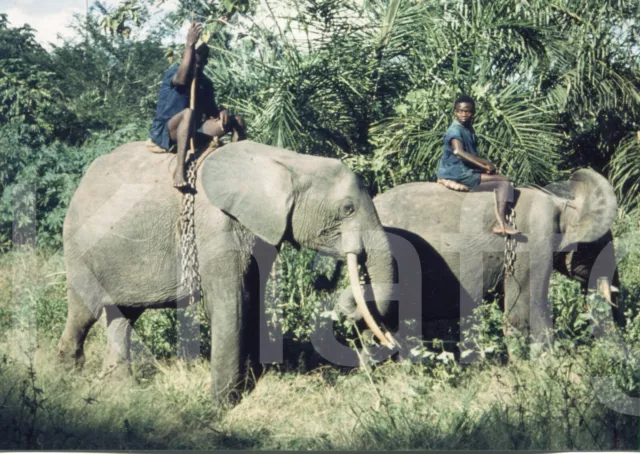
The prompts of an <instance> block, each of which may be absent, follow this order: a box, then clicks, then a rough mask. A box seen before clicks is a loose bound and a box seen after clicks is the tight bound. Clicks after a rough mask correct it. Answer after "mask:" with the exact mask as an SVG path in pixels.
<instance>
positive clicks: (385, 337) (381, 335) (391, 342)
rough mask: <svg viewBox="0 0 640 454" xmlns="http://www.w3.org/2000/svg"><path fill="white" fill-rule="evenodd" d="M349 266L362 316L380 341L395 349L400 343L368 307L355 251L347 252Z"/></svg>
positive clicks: (352, 288)
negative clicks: (374, 316)
mask: <svg viewBox="0 0 640 454" xmlns="http://www.w3.org/2000/svg"><path fill="white" fill-rule="evenodd" d="M347 268H348V271H349V282H350V283H351V291H352V293H353V297H354V299H355V300H356V306H357V307H358V310H359V311H360V314H362V318H363V319H364V322H365V323H366V324H367V327H368V328H369V329H370V330H371V332H372V333H373V334H374V335H375V336H376V337H377V338H378V340H379V341H380V343H381V344H382V345H384V346H385V347H387V348H389V349H393V348H394V347H397V346H398V343H397V342H396V340H395V339H394V338H393V336H392V335H391V333H390V332H388V331H387V332H386V333H385V332H383V331H382V329H381V328H380V327H379V326H378V324H377V323H376V321H375V320H374V318H373V315H371V312H370V311H369V308H368V307H367V303H366V302H365V300H364V296H363V294H362V289H361V288H360V276H359V274H358V257H357V256H356V254H354V253H348V254H347Z"/></svg>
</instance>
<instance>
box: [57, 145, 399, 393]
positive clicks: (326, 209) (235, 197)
mask: <svg viewBox="0 0 640 454" xmlns="http://www.w3.org/2000/svg"><path fill="white" fill-rule="evenodd" d="M174 165H175V155H174V154H170V153H164V154H154V153H149V152H148V151H146V149H145V145H144V143H143V142H132V143H128V144H125V145H122V146H120V147H118V148H116V149H115V150H114V151H112V152H111V153H109V154H106V155H104V156H101V157H99V158H98V159H96V160H95V161H94V162H93V163H92V164H91V165H90V167H89V168H88V170H87V172H86V174H85V175H84V177H83V178H82V180H81V182H80V184H79V186H78V188H77V190H76V192H75V194H74V195H73V198H72V200H71V202H70V205H69V208H68V211H67V214H66V218H65V221H64V230H63V242H64V256H65V266H66V273H67V297H68V313H67V319H66V325H65V328H64V331H63V333H62V336H61V338H60V340H59V343H58V355H59V359H60V360H61V362H62V363H63V364H67V365H69V366H74V365H75V366H77V367H81V366H82V364H83V360H84V351H83V344H84V340H85V338H86V336H87V333H88V331H89V329H90V328H91V326H92V325H93V324H94V323H95V322H96V320H97V319H98V317H99V316H100V314H101V312H102V309H104V313H105V314H106V319H107V320H106V321H107V351H106V353H105V359H104V363H103V371H104V370H117V369H120V370H129V367H128V364H129V362H130V352H129V348H130V337H131V329H132V326H133V324H134V323H135V321H136V320H137V319H138V317H140V315H141V314H142V313H143V312H144V311H145V310H146V309H153V308H173V307H177V306H179V305H180V304H183V303H184V302H185V301H187V300H188V292H187V291H186V290H185V289H183V288H182V287H181V281H180V276H181V258H180V257H181V252H180V251H181V249H180V231H179V220H180V214H181V197H182V195H181V193H180V192H179V191H177V190H176V189H174V188H173V187H172V185H171V178H170V175H171V173H170V171H171V168H172V167H173V166H174ZM195 192H196V195H195V202H194V203H195V208H194V210H195V242H196V246H197V251H198V260H199V273H200V278H201V285H202V290H203V304H204V308H205V310H206V311H205V312H206V314H207V317H208V318H209V320H210V326H211V358H210V359H211V391H212V396H213V398H214V400H234V399H235V398H237V397H238V393H237V389H238V386H239V384H240V383H241V382H242V380H243V377H244V376H245V375H246V372H247V371H248V370H249V368H248V367H247V364H248V362H249V361H252V363H253V364H254V365H255V364H257V363H258V361H259V359H260V356H259V355H260V354H261V353H260V348H261V339H264V331H263V328H264V326H261V322H260V311H261V310H262V309H263V307H262V303H263V301H262V299H261V295H263V293H264V286H265V283H266V279H267V277H268V275H269V272H270V269H271V264H272V262H273V260H274V258H275V257H276V254H277V252H278V250H279V248H280V245H281V244H282V243H283V242H284V241H288V242H290V243H291V244H293V245H294V246H295V247H307V248H310V249H315V250H317V251H321V252H324V253H327V254H332V255H334V256H336V257H339V258H342V259H344V258H347V262H348V263H349V264H350V266H351V270H352V271H353V270H354V269H355V276H356V279H357V273H358V271H357V267H358V265H360V266H361V267H362V268H363V269H364V270H366V272H367V273H368V274H369V276H370V278H371V280H372V282H373V283H379V284H381V285H380V286H378V287H377V290H374V291H375V292H376V293H375V295H374V299H375V304H371V302H369V303H368V306H369V307H371V310H372V311H373V312H374V315H376V316H378V317H383V316H384V315H385V314H386V313H387V312H388V311H389V306H390V302H389V295H388V294H386V293H385V285H383V284H388V283H390V282H392V279H393V264H392V258H391V254H390V248H389V245H388V243H387V239H386V235H385V233H384V230H383V228H382V224H381V223H380V220H379V218H378V216H377V214H376V211H375V208H374V205H373V201H372V199H371V197H370V195H369V193H368V192H367V190H366V189H365V187H364V186H363V184H362V182H361V179H360V178H359V177H358V176H357V175H355V174H354V173H353V172H352V171H350V170H349V169H348V168H347V167H346V166H345V165H344V164H343V163H341V162H340V161H339V160H336V159H330V158H324V157H317V156H309V155H304V154H298V153H295V152H292V151H288V150H285V149H281V148H277V147H272V146H268V145H263V144H259V143H255V142H252V141H248V140H244V141H239V142H234V143H229V144H226V145H224V146H222V147H220V148H218V149H217V150H215V151H214V152H213V153H210V154H206V155H204V156H203V157H202V159H201V163H200V164H199V167H198V169H197V183H196V187H195ZM352 285H353V287H354V291H357V292H359V291H360V286H359V282H352ZM355 289H357V290H355ZM361 310H362V312H359V315H360V317H359V318H360V319H362V318H363V317H364V318H369V319H373V318H372V314H371V313H370V312H369V311H368V309H367V304H365V305H364V307H361ZM267 338H268V336H267ZM123 368H124V369H123Z"/></svg>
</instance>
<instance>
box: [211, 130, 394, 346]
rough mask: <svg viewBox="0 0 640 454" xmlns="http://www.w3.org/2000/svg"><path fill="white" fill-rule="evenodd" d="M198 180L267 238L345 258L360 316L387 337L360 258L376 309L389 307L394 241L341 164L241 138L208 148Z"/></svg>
mask: <svg viewBox="0 0 640 454" xmlns="http://www.w3.org/2000/svg"><path fill="white" fill-rule="evenodd" d="M200 179H201V181H202V185H203V187H204V192H205V193H206V195H207V197H208V199H209V200H210V202H211V203H212V204H213V205H214V206H216V207H217V208H219V209H220V210H222V211H224V212H226V213H227V214H229V215H230V216H232V217H233V218H235V219H237V220H238V221H239V222H240V223H241V224H242V225H244V226H245V227H247V228H248V229H249V230H250V231H252V232H253V233H254V234H255V235H257V236H258V237H259V238H261V239H262V240H263V241H265V242H267V243H269V244H271V245H275V246H279V245H280V244H281V243H282V241H289V242H291V243H293V244H294V245H296V246H304V247H308V248H311V249H315V250H319V251H323V252H326V253H329V254H332V255H334V256H336V257H338V258H342V259H344V258H346V259H347V262H348V264H349V267H350V276H351V284H352V288H353V289H354V294H356V296H357V297H358V299H359V300H360V304H359V305H358V308H359V310H360V316H361V317H364V318H365V321H367V323H368V325H370V328H371V329H372V330H373V331H374V332H376V331H377V332H378V336H379V337H381V340H382V341H383V343H384V342H386V339H385V337H384V335H383V334H382V333H381V332H380V330H379V329H377V326H376V325H375V323H374V321H373V317H372V316H371V314H370V313H369V311H368V310H367V306H366V305H365V304H364V299H363V298H362V296H361V293H360V284H359V281H358V270H357V264H358V263H360V265H362V266H363V267H364V268H365V269H366V271H367V273H368V275H369V277H370V279H371V281H372V283H374V284H375V287H376V290H377V291H376V292H375V294H374V299H375V301H376V308H377V311H378V312H379V313H382V314H384V313H386V312H387V310H388V306H389V299H390V295H389V293H388V292H387V290H386V289H388V288H389V287H390V286H389V285H387V284H391V283H392V279H393V264H392V258H391V253H390V249H389V244H388V242H387V238H386V235H385V233H384V230H383V228H382V224H381V223H380V220H379V218H378V215H377V213H376V210H375V207H374V205H373V202H372V200H371V197H370V196H369V194H368V192H367V191H366V189H365V188H364V186H363V185H362V183H361V181H360V180H359V178H358V177H357V176H356V175H355V174H354V173H353V172H351V171H350V170H349V169H348V168H347V167H346V166H345V165H344V164H342V163H341V162H340V161H337V160H335V159H329V158H321V157H316V156H309V155H303V154H298V153H294V152H290V151H286V150H282V149H279V148H275V147H270V146H267V145H262V144H258V143H254V142H250V141H242V142H236V143H231V144H228V145H226V146H225V147H224V148H223V149H221V150H220V151H218V152H215V153H213V154H212V155H210V156H209V157H208V158H207V159H206V160H205V162H204V164H203V165H202V168H201V176H200Z"/></svg>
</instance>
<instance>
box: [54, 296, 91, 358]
mask: <svg viewBox="0 0 640 454" xmlns="http://www.w3.org/2000/svg"><path fill="white" fill-rule="evenodd" d="M67 300H68V307H67V321H66V324H65V327H64V331H63V333H62V336H61V337H60V341H59V342H58V358H59V359H60V362H62V363H63V364H65V365H70V366H75V367H78V368H80V367H82V366H83V364H84V341H85V339H86V337H87V333H89V330H90V329H91V327H92V326H93V324H94V323H95V322H96V321H98V318H99V317H100V311H101V309H96V308H92V307H91V305H90V304H87V303H86V302H85V301H83V300H82V299H81V298H80V296H79V295H78V293H77V292H76V291H75V290H74V289H73V288H69V289H68V291H67Z"/></svg>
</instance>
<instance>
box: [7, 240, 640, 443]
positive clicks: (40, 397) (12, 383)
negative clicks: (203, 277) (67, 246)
mask: <svg viewBox="0 0 640 454" xmlns="http://www.w3.org/2000/svg"><path fill="white" fill-rule="evenodd" d="M634 241H635V239H634V238H633V237H630V239H628V242H629V243H628V244H623V245H621V247H620V248H621V249H622V248H626V251H627V252H626V255H625V258H624V260H623V261H622V264H621V273H622V277H623V289H622V291H623V295H624V297H625V298H626V299H627V302H628V304H630V303H633V306H634V307H635V305H636V304H637V298H638V293H637V289H638V288H640V286H639V283H640V272H637V271H638V270H639V269H640V265H639V264H640V247H637V246H638V245H637V244H635V243H634ZM62 271H63V265H62V261H61V257H60V256H59V255H54V256H47V255H45V254H43V253H38V252H36V253H34V252H24V253H12V254H7V255H5V256H2V257H0V432H1V433H3V437H2V440H1V441H0V448H2V449H59V450H61V449H65V450H66V449H82V450H89V449H109V450H111V449H114V450H115V449H270V450H274V449H287V450H291V449H300V450H306V449H313V450H330V449H350V450H351V449H360V450H374V449H394V450H395V449H548V450H566V449H572V450H578V449H579V450H596V449H597V450H611V449H636V448H637V446H638V437H637V433H638V425H637V418H636V417H634V416H628V415H623V414H620V413H617V412H616V411H614V410H611V409H609V408H607V407H606V406H605V405H603V404H602V403H601V402H600V401H599V400H598V394H597V392H596V391H595V388H594V384H593V381H592V380H591V379H590V378H591V377H594V376H599V375H608V376H612V377H614V378H615V379H616V380H617V383H618V386H620V387H621V388H622V389H624V390H625V392H627V393H629V394H630V395H631V396H637V395H638V394H640V390H639V389H638V384H640V363H638V362H636V360H635V359H634V358H633V355H629V357H627V358H626V359H625V361H620V360H619V359H616V358H612V357H611V355H610V352H611V351H612V349H614V348H618V347H616V346H612V345H611V344H610V340H607V339H596V340H594V339H593V338H591V337H590V335H589V330H588V329H586V328H584V326H583V325H576V326H577V328H576V327H575V326H574V327H573V328H574V329H573V332H574V333H577V335H578V336H579V337H578V338H568V337H566V336H561V337H559V338H558V339H557V342H556V343H555V345H554V346H553V348H551V349H549V350H547V351H545V352H544V353H543V354H542V356H541V357H539V358H537V359H535V360H530V361H525V360H523V359H513V360H510V361H509V362H508V363H507V364H503V363H502V362H501V361H500V355H499V354H498V353H499V352H500V351H501V349H504V345H502V344H501V342H502V341H501V340H500V339H499V336H495V332H493V333H491V332H488V331H491V330H492V329H493V330H494V331H495V326H494V325H495V323H494V324H492V323H487V322H486V320H485V322H483V323H484V324H483V325H482V326H480V327H478V329H477V336H479V339H478V342H477V345H478V346H480V347H481V348H482V349H483V352H485V353H486V352H489V353H486V354H484V353H483V355H481V360H480V361H478V362H476V363H473V364H469V365H464V364H460V363H457V362H453V361H449V360H447V358H446V357H445V356H442V357H440V359H436V357H437V356H436V355H433V356H431V357H429V358H427V359H424V360H423V361H421V362H420V363H419V364H418V363H412V362H411V361H408V360H405V361H399V362H388V363H385V364H382V365H380V366H378V367H376V368H373V369H367V370H363V369H352V370H346V369H338V368H333V367H330V366H320V367H316V368H314V369H308V368H305V367H303V366H301V365H300V364H296V361H295V359H288V361H287V364H285V365H279V366H271V367H269V368H268V369H267V371H266V372H265V373H264V375H263V376H262V377H260V378H259V379H258V380H257V382H256V384H255V388H253V389H252V390H251V391H250V392H249V391H246V392H245V394H244V396H243V399H242V400H241V402H240V403H239V404H238V405H237V406H235V407H233V408H218V407H215V406H214V405H212V403H211V401H210V394H209V364H208V362H207V361H206V360H205V359H202V358H199V359H196V360H194V361H191V362H185V361H183V360H179V359H176V357H175V356H172V355H171V354H170V352H169V350H170V349H169V350H167V347H166V345H165V344H166V339H165V338H164V337H163V336H165V334H166V332H167V331H166V329H165V328H163V326H164V325H162V324H161V323H159V321H158V320H159V318H158V317H160V318H161V315H159V314H162V312H160V311H155V313H153V311H151V312H149V318H148V319H145V317H147V314H145V315H144V316H143V318H142V319H141V320H140V321H139V323H141V328H140V329H139V333H138V335H139V336H140V337H139V338H138V339H137V341H136V348H135V355H134V356H135V359H136V360H135V361H136V362H135V364H134V376H133V377H132V378H128V379H118V380H109V379H105V378H101V377H100V368H101V361H102V355H103V352H104V344H105V333H104V327H103V326H102V325H101V324H100V323H98V324H96V326H95V327H94V328H93V330H92V331H91V333H90V335H89V338H88V340H87V344H86V358H87V362H86V365H85V368H84V369H83V370H82V371H80V372H77V373H71V374H69V373H66V372H63V371H61V370H60V368H59V366H58V364H57V363H56V361H55V358H56V351H55V346H56V342H57V339H58V338H59V336H60V334H61V332H62V329H63V326H64V320H65V315H66V313H65V312H66V299H65V298H66V297H65V294H64V274H63V272H62ZM551 295H552V298H553V299H554V300H555V301H556V302H558V303H562V304H561V306H562V307H563V308H564V307H565V306H567V305H571V304H578V305H580V307H582V305H583V304H584V300H582V299H581V297H580V296H579V295H577V293H576V289H575V286H574V285H573V283H570V282H568V281H566V280H563V279H560V278H554V281H553V285H552V293H551ZM589 301H591V303H592V302H593V301H592V300H589ZM591 303H589V304H591ZM630 305H631V304H630ZM490 309H491V308H490V307H488V308H487V311H486V313H485V315H488V316H491V314H493V317H495V316H496V313H495V311H491V310H490ZM556 312H557V317H556V319H557V321H558V323H562V324H565V325H566V324H570V323H575V320H574V318H575V317H573V318H572V316H570V314H571V313H572V312H571V310H568V309H567V310H565V309H557V310H556ZM594 313H596V311H595V309H594ZM154 329H156V330H157V331H156V332H155V334H154ZM565 331H566V330H563V331H562V332H565ZM154 336H156V337H161V338H162V339H154V338H153V337H154ZM622 338H623V340H624V342H625V343H626V344H627V348H628V349H629V351H637V349H638V347H640V319H639V318H638V317H636V316H635V315H634V312H633V311H629V314H628V327H627V328H626V330H625V331H624V332H623V333H622ZM34 340H36V341H37V342H34ZM145 345H146V347H145ZM488 347H491V348H488Z"/></svg>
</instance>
